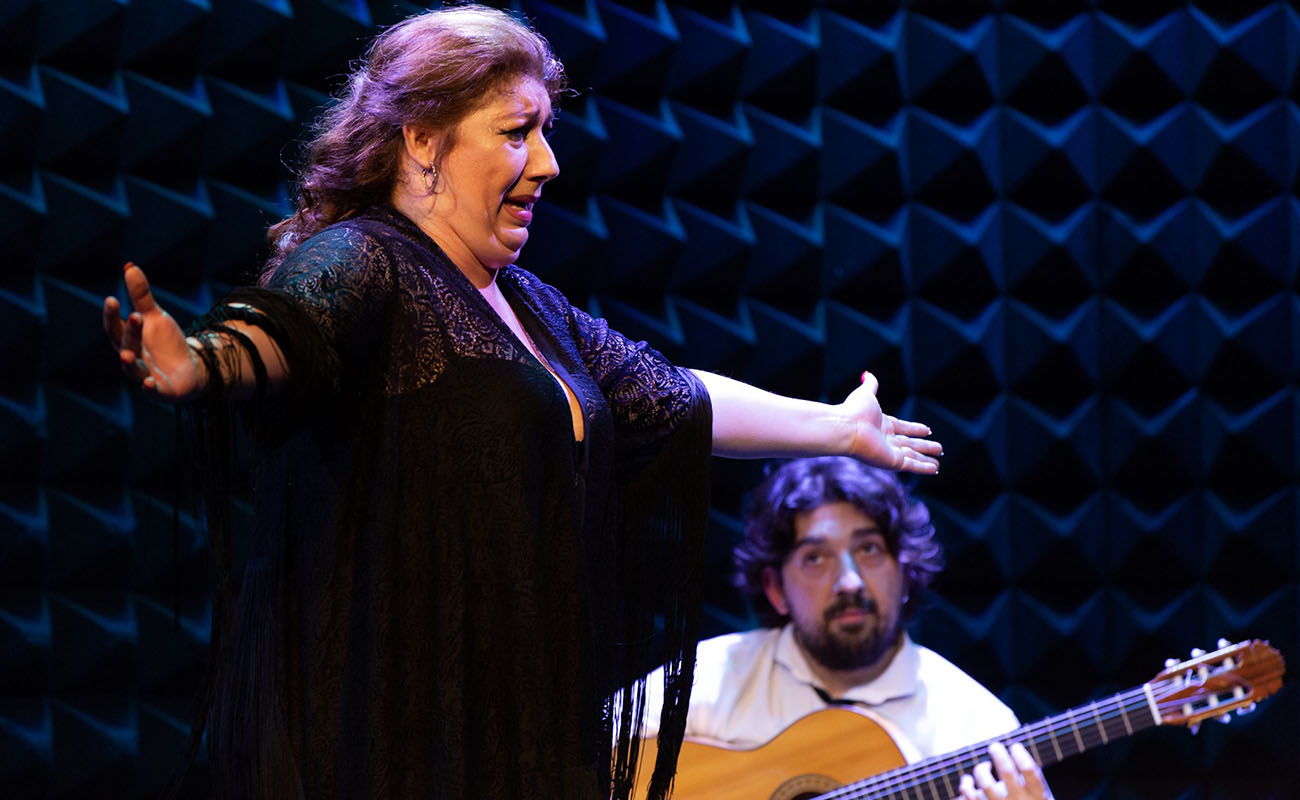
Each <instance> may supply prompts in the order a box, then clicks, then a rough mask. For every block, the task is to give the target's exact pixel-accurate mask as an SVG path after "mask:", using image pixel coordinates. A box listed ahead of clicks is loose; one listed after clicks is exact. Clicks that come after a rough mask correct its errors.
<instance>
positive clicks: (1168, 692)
mask: <svg viewBox="0 0 1300 800" xmlns="http://www.w3.org/2000/svg"><path fill="white" fill-rule="evenodd" d="M1282 672H1283V669H1282V668H1275V669H1272V670H1269V671H1268V672H1267V673H1265V674H1264V675H1263V676H1260V679H1259V682H1260V683H1266V682H1269V681H1272V680H1278V679H1280V678H1281V675H1282ZM1147 687H1149V688H1150V689H1151V700H1152V701H1154V703H1155V705H1156V707H1157V709H1163V710H1165V711H1170V710H1179V709H1182V708H1183V707H1184V706H1185V705H1186V701H1185V700H1182V699H1179V700H1176V701H1174V702H1170V701H1169V698H1170V697H1172V696H1175V695H1177V694H1179V693H1180V692H1181V691H1182V685H1181V684H1179V683H1178V682H1177V681H1175V680H1174V679H1172V678H1171V679H1166V680H1163V681H1158V682H1157V681H1152V682H1151V683H1149V684H1147ZM1075 711H1077V712H1079V714H1082V715H1087V712H1088V711H1091V712H1092V714H1091V718H1089V717H1088V716H1080V715H1079V714H1076V713H1075ZM1143 712H1145V713H1143ZM1150 712H1151V708H1150V702H1149V701H1148V699H1147V696H1146V693H1145V692H1144V691H1143V688H1142V687H1139V688H1136V689H1130V690H1128V691H1126V692H1121V693H1119V694H1115V695H1111V696H1110V697H1109V698H1107V699H1106V700H1103V701H1094V702H1093V703H1092V705H1091V706H1089V707H1081V708H1079V709H1077V710H1072V711H1067V712H1065V713H1063V714H1058V715H1056V716H1053V717H1048V718H1047V719H1044V720H1040V721H1038V722H1035V723H1032V724H1030V725H1027V726H1025V727H1023V728H1021V729H1020V730H1019V733H1020V734H1021V736H1019V737H1017V738H1015V739H1012V740H1011V741H1018V742H1020V743H1021V744H1026V745H1029V746H1031V747H1032V748H1033V750H1034V752H1035V754H1037V757H1036V760H1037V761H1038V762H1039V764H1040V765H1046V764H1052V763H1055V762H1057V761H1060V760H1061V759H1062V758H1065V757H1067V756H1071V755H1076V754H1078V753H1082V752H1084V751H1086V750H1089V749H1091V748H1094V747H1097V746H1098V745H1101V744H1105V743H1107V742H1108V741H1109V740H1110V739H1112V738H1122V737H1123V736H1127V735H1128V734H1130V733H1136V732H1137V731H1139V730H1144V729H1146V728H1149V727H1152V726H1154V725H1155V724H1156V723H1155V718H1154V717H1153V716H1152V715H1151V713H1150ZM1162 716H1165V715H1164V714H1162ZM1093 719H1096V720H1098V721H1099V724H1098V722H1093ZM1117 720H1119V721H1120V722H1122V723H1123V729H1124V730H1123V732H1121V731H1120V729H1119V728H1120V726H1119V725H1115V724H1114V723H1116V721H1117ZM1080 722H1083V723H1084V725H1083V727H1080V725H1079V723H1080ZM1112 728H1114V733H1115V735H1105V733H1106V732H1107V731H1110V730H1111V729H1112ZM1057 734H1067V735H1066V736H1065V737H1064V738H1063V737H1062V736H1058V735H1057ZM995 741H1006V740H1005V739H1001V738H993V739H989V740H987V741H985V742H982V743H979V744H976V745H972V746H969V747H967V748H964V749H962V750H959V751H957V752H955V753H950V754H947V755H945V756H940V757H937V758H934V759H929V760H926V761H922V762H920V763H917V764H914V765H911V766H908V767H904V768H902V769H901V770H895V771H891V773H886V774H885V775H879V776H876V777H874V778H867V779H865V780H863V781H859V782H856V783H854V784H851V785H849V786H844V787H841V788H839V789H835V790H833V791H831V792H828V793H826V794H823V795H820V796H819V797H818V798H817V800H863V799H865V798H868V797H875V798H885V797H890V796H892V795H894V794H895V793H896V792H899V791H902V792H903V793H904V794H903V795H902V796H903V797H906V796H907V795H906V791H907V790H908V789H913V790H915V794H916V796H917V797H918V798H921V799H922V800H924V795H922V793H921V790H922V789H923V788H926V787H928V788H929V790H930V794H931V795H932V796H933V797H934V798H935V800H947V798H949V797H952V796H955V787H954V786H952V784H951V782H950V781H949V780H946V779H945V780H944V781H943V783H944V786H945V789H946V790H948V791H952V792H953V794H940V793H939V791H938V783H937V782H936V781H938V780H939V779H941V778H956V776H957V775H959V774H961V773H968V772H970V771H972V770H973V769H974V767H975V765H976V764H978V763H979V762H980V761H982V760H984V759H983V758H982V757H981V756H982V755H983V754H984V753H986V752H987V750H988V746H989V745H990V744H992V743H993V742H995ZM1049 742H1052V743H1053V750H1052V751H1051V752H1052V753H1053V755H1054V756H1056V757H1055V758H1052V759H1050V760H1044V759H1043V758H1042V755H1041V752H1042V751H1041V750H1040V748H1039V745H1046V744H1047V743H1049ZM1062 743H1064V745H1065V746H1064V747H1063V746H1062ZM1079 745H1081V746H1079ZM1058 752H1059V755H1057V754H1058ZM967 765H969V766H967ZM867 790H871V792H872V793H873V794H871V795H868V794H866V793H865V792H866V791H867ZM881 790H888V791H887V793H886V794H883V795H882V794H879V792H880V791H881Z"/></svg>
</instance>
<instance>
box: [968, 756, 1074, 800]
mask: <svg viewBox="0 0 1300 800" xmlns="http://www.w3.org/2000/svg"><path fill="white" fill-rule="evenodd" d="M989 758H990V759H991V760H992V762H993V768H990V767H989V762H988V761H981V762H980V763H979V764H977V765H975V770H974V772H975V775H974V777H971V776H970V775H963V776H961V781H960V783H959V787H960V789H961V796H962V798H963V800H1003V798H1005V800H1052V790H1051V788H1050V787H1048V785H1047V780H1046V779H1045V778H1044V777H1043V770H1042V768H1041V767H1039V766H1038V764H1037V763H1035V762H1034V759H1032V758H1031V757H1030V756H1029V751H1027V750H1025V748H1024V746H1023V745H1020V744H1013V745H1011V751H1010V752H1007V748H1005V747H1003V746H1002V744H1000V743H998V742H994V743H993V744H991V745H989ZM993 769H997V771H998V777H997V779H996V780H995V779H994V778H993Z"/></svg>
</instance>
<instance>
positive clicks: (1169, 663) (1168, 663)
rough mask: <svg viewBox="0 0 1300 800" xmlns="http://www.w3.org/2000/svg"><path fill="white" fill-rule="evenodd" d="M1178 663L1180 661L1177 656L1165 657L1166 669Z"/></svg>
mask: <svg viewBox="0 0 1300 800" xmlns="http://www.w3.org/2000/svg"><path fill="white" fill-rule="evenodd" d="M1177 663H1178V659H1176V658H1166V659H1165V669H1169V668H1170V667H1172V666H1174V665H1175V664H1177Z"/></svg>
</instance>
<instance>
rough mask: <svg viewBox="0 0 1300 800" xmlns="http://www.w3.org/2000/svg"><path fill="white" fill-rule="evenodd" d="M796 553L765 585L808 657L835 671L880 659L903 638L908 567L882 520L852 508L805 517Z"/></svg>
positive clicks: (839, 505) (828, 508)
mask: <svg viewBox="0 0 1300 800" xmlns="http://www.w3.org/2000/svg"><path fill="white" fill-rule="evenodd" d="M794 530H795V537H794V549H792V550H791V551H790V554H789V555H788V556H787V557H786V559H785V563H783V564H782V565H781V569H780V572H779V573H778V572H777V571H776V570H774V569H769V570H768V571H767V573H765V574H764V576H763V578H764V580H763V585H764V590H765V592H766V593H767V597H768V600H770V601H771V603H772V606H773V607H774V608H776V610H777V611H780V612H781V613H783V614H788V615H789V616H790V620H791V622H792V624H793V625H794V635H795V639H796V640H797V641H798V642H799V644H800V645H801V646H802V647H803V649H804V651H805V652H806V653H807V654H808V655H810V656H811V657H813V658H814V659H816V660H817V661H818V662H820V663H821V664H822V665H823V666H825V667H827V668H828V669H833V670H843V671H847V670H855V669H861V668H863V667H868V666H871V665H873V664H875V663H876V662H877V661H879V660H880V659H881V657H883V656H884V655H885V654H886V653H888V652H889V651H890V649H891V648H892V647H893V646H894V644H895V643H896V642H897V641H898V637H899V635H900V634H901V632H902V625H901V623H900V619H901V610H902V605H903V568H902V566H900V565H899V563H898V559H897V558H895V557H894V556H893V555H892V554H891V553H890V552H889V548H888V547H887V546H886V541H885V536H884V533H883V532H881V530H880V528H879V527H878V526H877V525H876V522H875V520H873V519H872V518H871V517H869V516H867V515H866V514H864V513H862V511H860V510H858V508H857V506H855V505H853V504H852V503H846V502H835V503H828V504H826V505H823V506H818V507H817V508H815V509H813V510H812V511H802V512H800V513H798V514H797V515H796V516H795V520H794Z"/></svg>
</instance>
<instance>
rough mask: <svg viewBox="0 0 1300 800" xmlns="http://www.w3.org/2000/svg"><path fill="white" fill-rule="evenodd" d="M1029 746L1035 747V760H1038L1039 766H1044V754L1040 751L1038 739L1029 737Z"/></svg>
mask: <svg viewBox="0 0 1300 800" xmlns="http://www.w3.org/2000/svg"><path fill="white" fill-rule="evenodd" d="M1029 746H1030V747H1032V748H1033V749H1034V760H1035V761H1037V762H1038V764H1039V766H1042V763H1043V754H1042V753H1040V752H1038V739H1036V738H1034V737H1032V736H1031V737H1030V738H1029Z"/></svg>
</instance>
